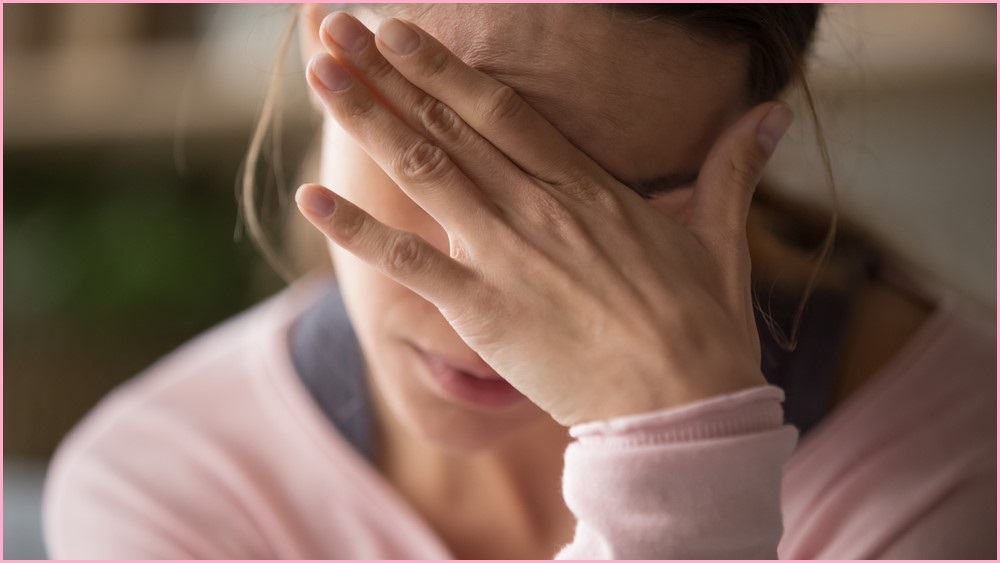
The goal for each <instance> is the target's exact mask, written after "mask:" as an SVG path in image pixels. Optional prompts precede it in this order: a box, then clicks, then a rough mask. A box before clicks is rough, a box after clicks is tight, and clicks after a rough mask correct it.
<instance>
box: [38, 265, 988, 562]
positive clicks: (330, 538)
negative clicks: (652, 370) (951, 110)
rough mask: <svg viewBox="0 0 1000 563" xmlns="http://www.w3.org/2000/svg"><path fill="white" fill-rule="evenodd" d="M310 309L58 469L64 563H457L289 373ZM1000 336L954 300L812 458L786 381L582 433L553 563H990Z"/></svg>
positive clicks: (183, 359) (141, 397)
mask: <svg viewBox="0 0 1000 563" xmlns="http://www.w3.org/2000/svg"><path fill="white" fill-rule="evenodd" d="M315 298H316V295H315V292H314V290H312V289H310V288H309V287H308V286H307V285H305V284H300V285H298V286H293V287H292V288H290V289H289V290H287V291H285V292H284V293H282V294H280V295H279V296H277V297H275V298H273V299H271V300H270V301H268V302H266V303H264V304H262V305H260V306H258V307H256V308H255V309H253V310H251V311H249V312H247V313H244V314H243V315H241V316H239V317H237V318H235V319H233V320H231V321H229V322H227V323H226V324H224V325H222V326H220V327H218V328H216V329H215V330H213V331H211V332H209V333H208V334H206V335H204V336H202V337H200V338H198V339H196V340H195V341H193V342H191V343H189V344H188V345H186V346H185V347H183V348H181V349H180V350H179V351H177V352H176V353H174V354H173V355H171V356H169V357H167V358H166V359H164V360H162V361H161V362H159V363H158V364H157V365H155V366H153V367H152V368H150V370H148V371H147V372H146V373H145V374H144V375H142V376H141V377H139V378H137V379H136V380H134V381H132V382H130V383H128V384H127V385H125V386H123V387H122V388H120V389H119V390H117V391H116V392H114V393H113V394H111V395H110V396H109V397H108V398H107V399H105V401H104V402H102V403H101V404H100V405H99V406H98V407H97V408H96V409H95V411H94V412H93V413H92V414H91V415H89V416H88V418H87V419H86V420H85V421H84V422H83V423H81V424H80V425H79V426H78V428H77V429H76V430H74V432H73V433H72V434H71V435H70V436H69V437H68V438H67V440H66V441H65V442H64V444H63V445H62V446H61V448H60V450H59V452H58V453H57V455H56V457H55V459H54V461H53V464H52V466H51V469H50V478H49V482H48V484H47V488H46V495H45V506H44V511H45V512H44V520H45V533H46V541H47V544H48V548H49V550H50V556H51V557H53V558H73V559H87V558H101V559H112V558H129V559H168V558H169V559H177V558H181V559H206V558H211V559H252V558H254V559H255V558H266V559H310V558H322V559H346V558H370V559H379V558H392V559H447V558H450V557H451V556H450V554H449V552H448V549H447V548H446V546H445V545H443V543H442V542H441V540H440V539H439V538H438V537H437V536H436V535H435V534H434V532H433V530H431V529H430V527H429V526H428V525H427V524H426V523H425V522H424V521H423V520H421V518H420V516H419V515H418V514H417V513H416V512H415V511H414V510H413V509H412V508H411V507H410V506H408V505H407V504H406V503H405V501H404V500H403V499H402V498H401V497H400V496H398V495H397V494H396V493H395V491H394V490H393V489H392V488H391V487H390V486H389V485H388V484H387V483H386V482H385V481H384V480H383V479H382V478H381V476H380V475H379V474H378V473H377V472H376V471H375V470H374V469H373V468H372V467H371V466H370V465H369V464H368V463H367V462H366V461H365V460H363V459H362V458H361V457H359V456H358V454H357V453H356V452H355V451H354V450H353V449H352V447H351V446H350V445H349V444H348V443H347V442H346V441H345V440H343V439H342V438H341V436H340V435H339V434H338V433H337V431H336V429H335V428H333V427H332V425H331V424H330V423H329V421H328V420H327V419H326V418H325V417H324V415H323V414H322V413H321V411H320V410H319V409H318V408H317V407H316V406H315V403H314V402H313V401H312V399H311V397H310V396H309V395H308V394H307V392H306V390H305V389H304V388H303V387H302V385H301V383H300V381H299V379H298V378H297V376H296V375H295V373H294V371H293V367H292V361H291V358H290V355H289V349H288V344H287V331H288V329H289V326H290V324H291V322H292V321H293V320H294V319H295V318H296V317H297V316H298V315H299V314H300V313H301V312H302V311H303V310H304V309H305V308H306V307H308V306H309V305H310V303H312V302H313V300H314V299H315ZM995 334H996V332H995V328H994V327H992V326H989V325H984V324H979V323H977V322H973V321H971V320H968V319H967V318H966V317H964V316H962V315H960V314H959V312H958V309H957V308H956V307H955V306H954V304H953V303H952V302H951V301H947V300H946V301H944V302H943V303H942V305H941V306H940V307H939V310H938V311H937V313H936V315H935V316H934V317H933V318H932V319H931V320H930V321H929V322H928V323H927V325H926V326H925V327H924V328H923V330H922V331H921V332H920V333H919V334H918V336H916V337H915V338H914V340H913V342H912V343H911V344H910V345H909V346H908V347H907V348H906V349H905V350H904V351H903V352H902V353H901V354H900V355H899V356H898V357H897V358H896V359H895V360H894V361H893V362H892V363H891V365H889V366H888V367H886V369H885V370H884V373H882V374H881V376H880V377H879V378H878V379H876V380H875V381H874V382H873V383H871V384H870V385H868V386H867V387H866V388H864V389H863V390H862V391H861V392H860V393H859V394H857V395H855V396H854V397H852V398H851V399H850V400H849V401H848V402H847V403H845V404H844V405H842V406H841V407H840V408H838V409H837V410H836V411H835V412H834V413H832V414H831V415H830V416H829V417H828V418H827V419H826V420H824V421H823V422H822V423H821V425H820V426H819V427H817V428H816V429H814V430H813V431H812V432H811V433H810V435H809V436H808V438H807V440H805V441H804V442H803V443H802V444H799V445H798V447H797V448H796V439H797V433H796V431H795V429H794V428H792V427H790V426H787V425H783V424H782V411H781V400H782V398H783V394H782V391H781V390H780V389H778V388H776V387H771V386H762V387H759V388H755V389H750V390H746V391H742V392H739V393H734V394H731V395H727V396H722V397H717V398H713V399H710V400H707V401H703V402H700V403H697V404H691V405H685V406H683V407H680V408H676V409H671V410H667V411H662V412H656V413H650V414H646V415H641V416H634V417H628V418H621V419H615V420H611V421H607V422H602V423H591V424H586V425H581V426H577V427H574V428H572V429H571V433H572V435H573V436H574V437H575V438H576V441H575V442H574V443H573V444H572V445H571V446H570V447H569V449H568V450H567V451H566V463H565V469H564V478H563V493H564V497H565V500H566V503H567V505H568V506H569V507H570V509H571V510H572V511H573V513H574V514H575V516H576V517H577V520H578V524H577V528H576V535H575V537H574V539H573V541H572V543H571V544H570V545H568V546H565V547H563V548H562V550H560V551H559V552H558V556H559V557H565V558H577V559H581V558H620V559H621V558H627V559H642V558H655V559H670V558H773V557H775V556H780V557H782V558H876V557H886V558H916V557H922V558H962V557H977V558H992V559H995V558H996V426H995V425H994V423H995V421H996V401H995V396H996V378H995V375H994V372H993V367H992V366H993V361H994V359H995V355H996V348H995V346H996V337H995ZM782 520H783V521H784V524H782ZM553 551H554V552H555V551H556V548H554V549H553Z"/></svg>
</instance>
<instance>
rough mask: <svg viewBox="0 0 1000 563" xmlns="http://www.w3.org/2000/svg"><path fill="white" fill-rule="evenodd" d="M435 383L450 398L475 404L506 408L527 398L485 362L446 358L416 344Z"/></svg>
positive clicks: (418, 353)
mask: <svg viewBox="0 0 1000 563" xmlns="http://www.w3.org/2000/svg"><path fill="white" fill-rule="evenodd" d="M414 350H415V351H416V352H417V355H418V356H420V358H421V360H423V363H424V365H425V366H426V367H427V372H428V373H429V374H430V376H431V379H432V380H433V383H434V384H435V385H436V386H437V388H438V390H439V391H441V392H442V393H443V394H444V395H445V396H446V397H447V398H450V399H452V400H456V401H458V402H462V403H466V404H469V405H471V406H475V407H486V408H503V407H508V406H511V405H514V404H516V403H519V402H521V401H524V400H527V398H526V397H525V396H524V395H522V394H521V392H520V391H518V390H517V389H515V388H514V387H513V386H512V385H511V384H510V383H507V381H506V380H504V379H503V378H502V377H500V375H499V374H498V373H497V372H496V371H494V370H493V369H492V368H490V367H489V366H487V365H485V364H476V363H473V362H463V361H461V360H455V359H453V358H444V357H442V356H439V355H437V354H434V353H431V352H428V351H426V350H422V349H420V348H418V347H416V346H414Z"/></svg>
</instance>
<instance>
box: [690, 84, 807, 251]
mask: <svg viewBox="0 0 1000 563" xmlns="http://www.w3.org/2000/svg"><path fill="white" fill-rule="evenodd" d="M794 117H795V116H794V114H793V113H792V110H791V109H790V108H789V107H788V106H787V105H785V104H784V103H781V102H768V103H765V104H761V105H759V106H757V107H755V108H753V109H752V110H750V111H749V112H747V113H746V114H745V115H744V116H743V117H742V118H740V119H739V120H738V121H737V122H736V123H734V124H733V125H732V126H731V127H730V128H729V129H727V130H726V131H724V132H723V133H722V135H720V136H719V138H718V139H717V140H716V141H715V144H714V145H713V146H712V148H711V150H710V151H709V153H708V157H707V158H706V159H705V163H704V164H703V165H702V168H701V172H700V173H699V174H698V182H697V184H696V186H695V193H694V201H693V209H692V212H691V221H690V223H689V224H688V225H689V228H691V229H692V230H694V231H695V232H697V233H699V234H704V235H710V237H709V238H713V239H718V238H719V237H720V236H722V237H723V238H729V236H730V235H738V236H739V237H740V238H744V237H745V236H746V221H747V215H748V214H749V212H750V202H751V200H752V199H753V193H754V190H755V189H757V183H758V182H760V178H761V176H762V175H763V173H764V166H765V165H766V164H767V161H768V159H769V158H770V157H771V154H772V153H773V152H774V149H775V148H776V147H777V146H778V141H780V140H781V137H782V136H783V135H784V134H785V131H786V130H788V126H789V125H791V124H792V119H793V118H794Z"/></svg>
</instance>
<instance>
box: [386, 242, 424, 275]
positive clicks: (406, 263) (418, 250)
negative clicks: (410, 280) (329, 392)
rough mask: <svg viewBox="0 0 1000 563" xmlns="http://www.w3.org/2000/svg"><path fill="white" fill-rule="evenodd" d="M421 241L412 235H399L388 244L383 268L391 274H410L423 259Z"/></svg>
mask: <svg viewBox="0 0 1000 563" xmlns="http://www.w3.org/2000/svg"><path fill="white" fill-rule="evenodd" d="M421 242H422V241H421V240H420V239H419V238H417V236H416V235H414V234H412V233H401V234H399V235H398V236H396V237H395V238H393V240H392V243H390V244H389V248H388V251H387V252H386V257H385V260H386V262H385V267H386V269H388V270H389V271H392V272H411V271H413V270H415V269H416V268H417V267H418V266H419V265H420V263H421V261H422V259H423V255H424V252H423V245H422V244H421Z"/></svg>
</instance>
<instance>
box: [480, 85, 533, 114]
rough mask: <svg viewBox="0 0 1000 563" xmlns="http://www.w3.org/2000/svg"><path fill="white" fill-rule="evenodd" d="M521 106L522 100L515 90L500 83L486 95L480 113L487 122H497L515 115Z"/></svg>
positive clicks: (522, 105)
mask: <svg viewBox="0 0 1000 563" xmlns="http://www.w3.org/2000/svg"><path fill="white" fill-rule="evenodd" d="M523 107H524V101H523V100H521V97H520V96H518V94H517V92H516V91H515V90H514V89H513V88H511V87H510V86H507V85H506V84H502V85H500V86H499V87H498V88H496V89H495V90H493V91H492V92H490V93H489V94H487V95H486V98H485V100H484V102H483V107H482V114H483V117H484V119H485V120H486V123H487V124H498V123H502V122H503V121H506V120H508V119H511V118H513V117H516V116H517V114H518V113H519V112H520V111H521V108H523Z"/></svg>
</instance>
